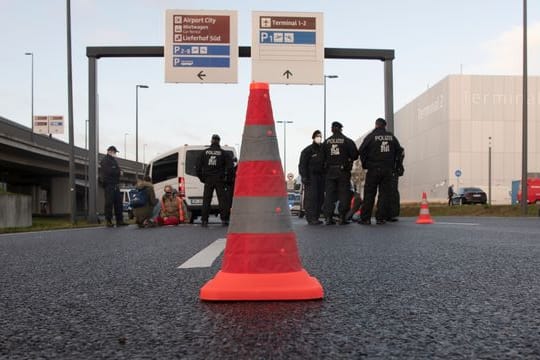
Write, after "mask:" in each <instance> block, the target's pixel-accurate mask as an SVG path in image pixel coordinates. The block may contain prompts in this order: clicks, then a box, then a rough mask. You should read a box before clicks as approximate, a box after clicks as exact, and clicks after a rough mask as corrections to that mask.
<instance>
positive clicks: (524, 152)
mask: <svg viewBox="0 0 540 360" xmlns="http://www.w3.org/2000/svg"><path fill="white" fill-rule="evenodd" d="M527 74H528V70H527V0H523V104H522V107H523V112H522V115H523V119H522V123H523V125H522V127H523V129H522V131H521V214H522V215H527V212H528V207H527V200H528V199H529V197H528V195H529V194H528V193H527V192H528V189H527V177H528V169H527V151H528V145H527V144H528V142H527V141H528V138H527V137H528V134H527V121H528V108H527V100H528V93H527V77H528V75H527Z"/></svg>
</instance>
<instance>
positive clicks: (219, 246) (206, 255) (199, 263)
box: [178, 239, 227, 269]
mask: <svg viewBox="0 0 540 360" xmlns="http://www.w3.org/2000/svg"><path fill="white" fill-rule="evenodd" d="M226 241H227V239H217V240H216V241H214V242H213V243H211V244H210V245H208V246H207V247H205V248H204V249H202V250H201V251H199V252H198V253H197V254H195V255H194V256H193V257H191V258H190V259H189V260H188V261H186V262H185V263H183V264H182V265H180V266H179V267H178V269H191V268H201V267H210V266H212V264H213V263H214V261H215V260H216V259H217V257H218V256H219V255H220V254H221V253H222V252H223V249H225V242H226Z"/></svg>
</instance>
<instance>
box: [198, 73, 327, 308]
mask: <svg viewBox="0 0 540 360" xmlns="http://www.w3.org/2000/svg"><path fill="white" fill-rule="evenodd" d="M200 297H201V299H202V300H218V301H219V300H309V299H321V298H322V297H323V289H322V286H321V284H320V283H319V281H318V280H317V279H316V278H314V277H311V276H310V275H309V274H308V273H307V272H306V271H305V270H304V269H303V268H302V264H301V263H300V258H299V256H298V249H297V246H296V234H295V233H294V231H293V229H292V223H291V218H290V213H289V207H288V205H287V190H286V188H285V176H284V173H283V169H282V168H281V159H280V157H279V149H278V145H277V138H276V128H275V124H274V117H273V114H272V105H271V103H270V94H269V90H268V84H267V83H252V84H251V85H250V94H249V101H248V107H247V114H246V123H245V127H244V134H243V136H242V151H241V153H240V161H239V163H238V169H237V174H236V183H235V187H234V200H233V206H232V213H231V221H230V225H229V231H228V234H227V245H226V247H225V254H224V257H223V265H222V268H221V270H220V271H219V272H218V273H217V274H216V276H215V277H214V279H212V280H210V281H209V282H207V283H206V284H205V285H204V286H203V287H202V288H201V291H200Z"/></svg>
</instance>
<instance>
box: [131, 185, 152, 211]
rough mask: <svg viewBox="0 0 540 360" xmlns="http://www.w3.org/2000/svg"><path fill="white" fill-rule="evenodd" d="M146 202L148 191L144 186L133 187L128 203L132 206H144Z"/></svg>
mask: <svg viewBox="0 0 540 360" xmlns="http://www.w3.org/2000/svg"><path fill="white" fill-rule="evenodd" d="M147 203H148V193H147V191H146V189H145V188H143V189H135V190H134V191H133V192H132V193H131V200H130V201H129V204H130V205H131V207H132V208H134V209H135V208H140V207H143V206H145V205H146V204H147Z"/></svg>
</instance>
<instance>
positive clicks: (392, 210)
mask: <svg viewBox="0 0 540 360" xmlns="http://www.w3.org/2000/svg"><path fill="white" fill-rule="evenodd" d="M398 153H400V156H398V158H396V163H395V166H394V171H392V182H391V191H390V195H389V199H388V201H389V203H390V206H389V208H388V214H387V216H386V218H385V220H386V221H389V222H396V221H398V216H399V212H400V196H399V177H400V176H403V174H404V173H405V168H404V167H403V160H404V159H405V151H404V149H403V148H400V150H399V151H398ZM380 200H381V197H380V196H379V197H378V199H377V212H379V211H380V209H381V204H380ZM379 217H380V215H377V214H375V218H379Z"/></svg>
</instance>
